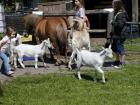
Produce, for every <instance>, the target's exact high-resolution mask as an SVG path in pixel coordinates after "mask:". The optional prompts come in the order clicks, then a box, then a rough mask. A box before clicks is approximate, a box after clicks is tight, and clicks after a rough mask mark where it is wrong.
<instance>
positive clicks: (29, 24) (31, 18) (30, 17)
mask: <svg viewBox="0 0 140 105" xmlns="http://www.w3.org/2000/svg"><path fill="white" fill-rule="evenodd" d="M41 19H42V16H39V15H36V14H27V15H25V16H23V18H22V21H23V22H24V26H25V29H26V30H25V32H24V35H29V34H31V35H32V38H33V39H32V41H33V44H37V42H36V37H35V28H36V25H37V24H38V22H39V21H40V20H41Z"/></svg>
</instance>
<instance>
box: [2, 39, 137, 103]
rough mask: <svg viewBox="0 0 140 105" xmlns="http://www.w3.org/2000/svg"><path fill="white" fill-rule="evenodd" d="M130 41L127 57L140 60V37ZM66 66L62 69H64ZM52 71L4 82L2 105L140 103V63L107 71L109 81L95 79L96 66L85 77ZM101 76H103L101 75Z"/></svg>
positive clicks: (83, 74) (84, 73)
mask: <svg viewBox="0 0 140 105" xmlns="http://www.w3.org/2000/svg"><path fill="white" fill-rule="evenodd" d="M135 42H136V44H134V45H133V44H132V46H131V45H130V44H129V42H128V41H126V44H125V47H126V49H127V55H126V59H127V60H128V61H130V62H131V61H134V60H135V61H136V62H139V61H140V54H139V53H140V50H139V49H140V45H139V43H140V39H136V40H135ZM63 71H64V70H62V72H63ZM59 72H60V73H51V74H47V75H31V74H28V75H24V76H22V77H21V76H20V77H17V78H14V79H11V80H9V81H5V82H4V83H3V85H2V86H0V92H1V93H2V92H3V94H1V96H0V105H139V103H140V65H139V64H138V63H137V64H135V63H133V64H131V63H130V64H127V65H126V66H125V67H124V68H123V69H121V70H116V71H106V72H105V77H106V78H107V83H106V84H102V83H101V82H100V81H98V82H96V83H95V82H94V81H93V80H92V76H93V74H94V72H93V71H92V70H83V71H82V77H83V80H81V81H79V80H78V79H77V78H76V77H75V75H74V74H71V73H70V74H69V73H68V74H63V73H61V70H60V71H59ZM98 78H101V76H100V75H99V77H98Z"/></svg>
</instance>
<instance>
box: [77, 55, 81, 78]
mask: <svg viewBox="0 0 140 105" xmlns="http://www.w3.org/2000/svg"><path fill="white" fill-rule="evenodd" d="M76 64H77V69H76V70H77V75H78V79H79V80H81V79H82V78H81V74H80V67H81V65H82V58H81V56H80V55H77V61H76Z"/></svg>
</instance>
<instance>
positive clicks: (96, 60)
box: [76, 45, 113, 83]
mask: <svg viewBox="0 0 140 105" xmlns="http://www.w3.org/2000/svg"><path fill="white" fill-rule="evenodd" d="M76 54H77V61H76V64H77V75H78V79H79V80H81V79H82V78H81V75H80V67H81V65H82V64H84V65H88V66H91V67H95V69H96V75H95V77H94V80H96V76H97V71H98V72H99V73H101V74H102V81H103V83H105V77H104V71H103V70H102V69H101V67H102V66H103V63H104V59H105V57H109V58H112V57H113V55H112V50H111V45H110V46H109V48H105V49H104V50H103V51H101V52H99V53H97V52H90V51H87V50H81V51H79V50H78V49H76Z"/></svg>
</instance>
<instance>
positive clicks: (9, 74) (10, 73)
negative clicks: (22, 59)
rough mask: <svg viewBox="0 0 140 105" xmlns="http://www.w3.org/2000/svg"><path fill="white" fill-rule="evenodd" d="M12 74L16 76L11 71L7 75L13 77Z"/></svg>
mask: <svg viewBox="0 0 140 105" xmlns="http://www.w3.org/2000/svg"><path fill="white" fill-rule="evenodd" d="M12 74H14V72H13V71H11V70H10V71H8V72H7V73H6V75H8V76H12Z"/></svg>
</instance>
